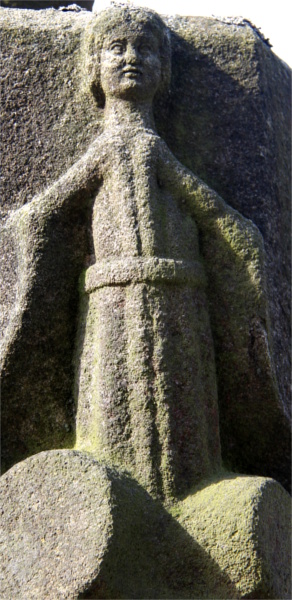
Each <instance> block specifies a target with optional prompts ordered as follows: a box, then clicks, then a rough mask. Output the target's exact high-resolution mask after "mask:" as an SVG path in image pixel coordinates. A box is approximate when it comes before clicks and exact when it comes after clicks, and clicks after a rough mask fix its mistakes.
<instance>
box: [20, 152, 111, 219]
mask: <svg viewBox="0 0 292 600" xmlns="http://www.w3.org/2000/svg"><path fill="white" fill-rule="evenodd" d="M102 162H103V156H102V148H101V144H100V141H99V140H95V141H94V142H93V144H91V146H90V147H89V148H88V150H87V152H86V153H85V154H84V155H83V156H82V157H81V158H80V159H79V160H78V161H77V162H76V163H74V165H73V166H72V167H70V168H69V169H68V171H66V173H64V175H62V176H61V177H60V178H59V179H58V180H57V181H56V182H54V183H52V184H50V185H49V186H48V188H46V189H45V190H44V191H43V192H41V193H40V194H38V195H37V196H35V197H34V198H33V199H32V200H31V202H29V203H28V204H26V205H24V206H23V207H21V209H19V210H18V211H16V213H20V211H22V212H26V211H28V212H30V213H39V214H40V215H41V214H42V215H45V214H47V215H48V214H52V213H53V212H56V211H57V210H58V209H59V208H61V207H62V206H65V205H67V204H74V205H75V206H77V205H78V203H79V202H82V201H83V202H86V200H87V199H88V198H89V197H90V196H92V194H93V193H94V192H95V191H97V189H98V186H99V183H100V181H101V178H102ZM15 216H16V215H15Z"/></svg>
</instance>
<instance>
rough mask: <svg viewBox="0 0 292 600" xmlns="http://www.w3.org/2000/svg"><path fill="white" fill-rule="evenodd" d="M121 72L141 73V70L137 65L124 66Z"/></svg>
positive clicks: (135, 74)
mask: <svg viewBox="0 0 292 600" xmlns="http://www.w3.org/2000/svg"><path fill="white" fill-rule="evenodd" d="M123 73H124V75H134V76H137V75H142V71H141V69H139V68H137V67H125V68H124V69H123Z"/></svg>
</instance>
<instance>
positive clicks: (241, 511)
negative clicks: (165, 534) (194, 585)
mask: <svg viewBox="0 0 292 600" xmlns="http://www.w3.org/2000/svg"><path fill="white" fill-rule="evenodd" d="M279 507H281V508H280V510H279ZM282 509H283V510H282ZM171 513H172V515H173V516H174V517H175V518H176V519H177V520H178V522H179V523H180V524H181V525H182V526H183V527H184V529H185V530H186V531H187V532H188V533H189V534H190V535H191V536H193V537H194V538H195V539H196V541H197V542H198V543H199V544H200V545H201V547H202V548H204V550H206V552H208V554H209V556H210V557H211V558H212V559H213V560H214V561H215V562H216V564H217V565H218V566H219V568H220V569H221V570H222V572H223V573H225V574H226V575H227V576H228V577H229V578H230V580H231V581H232V582H234V584H235V585H236V592H237V594H238V596H237V595H235V596H233V597H239V598H290V597H291V571H290V564H291V540H290V526H291V516H290V515H291V501H290V497H289V495H288V494H287V493H286V492H285V491H284V490H283V488H282V487H281V486H280V485H279V484H278V483H276V482H275V481H273V480H272V479H264V478H261V477H243V476H236V475H231V476H230V475H229V476H228V475H227V476H226V478H223V479H221V480H218V481H214V482H212V481H211V482H209V485H208V484H207V485H206V483H204V484H203V485H202V489H201V490H200V489H198V490H197V491H196V493H194V494H192V495H189V496H188V497H187V498H186V499H185V500H183V501H182V502H179V503H178V504H177V505H176V506H175V507H173V508H172V510H171ZM219 597H220V598H221V597H225V596H220V595H218V596H217V595H216V598H219Z"/></svg>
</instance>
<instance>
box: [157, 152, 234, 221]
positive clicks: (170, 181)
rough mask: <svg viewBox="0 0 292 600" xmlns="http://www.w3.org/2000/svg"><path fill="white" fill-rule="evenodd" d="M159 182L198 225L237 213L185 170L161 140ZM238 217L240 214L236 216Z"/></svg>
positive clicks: (190, 172)
mask: <svg viewBox="0 0 292 600" xmlns="http://www.w3.org/2000/svg"><path fill="white" fill-rule="evenodd" d="M158 179H159V182H160V184H161V185H162V187H165V188H166V189H168V190H169V191H170V192H171V193H172V195H174V196H175V197H176V198H177V200H178V202H180V203H181V204H185V205H187V207H188V209H189V211H190V213H191V214H192V216H193V217H194V219H195V221H196V222H197V224H198V226H199V227H200V225H201V224H204V227H206V225H207V223H208V222H209V221H213V220H214V219H218V218H220V217H224V216H226V214H227V213H231V212H236V211H234V210H233V209H232V208H231V207H229V206H228V205H227V204H226V202H225V201H224V200H223V199H222V198H221V197H220V196H219V195H218V194H217V193H216V192H215V191H214V190H212V189H211V188H209V187H208V185H206V184H205V183H204V182H203V181H202V180H201V179H200V178H199V177H197V176H196V175H194V173H192V171H190V170H189V169H187V168H186V167H184V166H183V165H182V164H181V163H180V162H179V161H178V160H177V158H175V156H174V155H173V154H172V152H171V151H170V150H169V148H168V147H167V145H166V144H165V143H164V142H163V141H161V144H160V147H159V159H158ZM237 214H238V215H239V213H237Z"/></svg>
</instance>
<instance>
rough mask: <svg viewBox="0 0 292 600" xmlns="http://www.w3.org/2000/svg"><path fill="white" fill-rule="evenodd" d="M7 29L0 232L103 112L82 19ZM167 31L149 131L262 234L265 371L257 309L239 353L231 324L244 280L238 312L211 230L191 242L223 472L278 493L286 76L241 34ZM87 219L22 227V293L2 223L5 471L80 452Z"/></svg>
mask: <svg viewBox="0 0 292 600" xmlns="http://www.w3.org/2000/svg"><path fill="white" fill-rule="evenodd" d="M1 18H2V23H3V27H2V32H1V36H2V42H1V44H2V48H3V50H4V57H5V60H4V63H3V64H4V70H3V72H4V83H5V85H6V90H7V92H6V94H7V95H6V98H7V101H6V104H5V106H4V108H3V111H4V112H3V123H4V126H3V132H2V143H3V144H4V148H5V152H3V191H4V194H3V199H4V203H3V206H2V210H3V216H4V219H5V217H6V216H7V214H9V213H10V211H12V210H14V209H16V208H19V207H21V206H22V205H23V204H25V203H27V202H29V201H30V200H31V199H32V197H33V196H34V195H35V194H37V193H38V192H40V191H41V190H43V189H44V188H46V187H47V186H48V185H49V184H50V183H52V182H53V181H55V180H56V179H57V178H58V177H60V176H61V175H62V174H63V173H65V172H66V170H67V169H68V167H69V166H70V165H72V164H73V163H74V161H76V159H77V158H78V157H80V156H81V155H82V154H83V153H84V151H85V150H86V149H87V148H88V146H89V144H90V142H92V140H93V139H94V138H95V137H96V135H97V133H98V131H99V127H100V123H101V118H102V110H101V109H99V108H97V107H96V104H95V102H94V99H93V97H92V95H91V94H89V93H88V89H87V88H86V86H85V85H84V84H82V83H81V82H84V80H85V79H86V78H84V61H83V58H82V53H81V51H80V48H81V35H82V32H83V30H84V27H85V26H86V25H87V24H88V23H89V22H90V20H91V19H92V16H91V15H90V14H89V13H79V14H68V13H58V12H57V11H53V10H49V11H45V13H43V12H30V11H25V13H20V12H19V11H15V10H8V9H3V10H1ZM168 24H169V25H170V27H171V29H172V46H173V77H172V84H171V95H170V97H169V98H168V99H165V98H164V99H163V100H160V102H158V103H157V105H156V109H155V113H156V122H157V127H158V130H159V132H160V133H162V135H163V137H164V138H165V139H166V140H167V142H168V144H169V146H170V148H171V149H172V150H173V151H174V153H175V155H176V156H177V157H178V158H179V159H180V160H181V161H182V162H183V163H184V164H185V165H186V166H188V167H190V168H191V169H192V170H193V171H194V172H195V173H196V174H198V175H199V176H201V177H202V178H203V179H204V180H205V181H206V182H207V183H208V184H209V185H211V186H212V187H213V188H214V189H215V190H216V191H218V192H219V193H221V194H222V196H223V197H224V199H225V200H226V201H227V202H228V203H230V205H232V206H234V207H235V208H236V209H238V210H240V212H241V213H242V214H243V215H245V216H247V217H249V218H251V219H252V220H253V221H254V222H255V223H256V224H257V225H258V227H259V229H260V231H261V233H262V235H263V237H264V242H265V249H266V262H267V267H268V269H267V272H268V298H269V309H270V319H271V324H272V327H271V332H272V334H271V335H272V340H271V339H270V342H269V346H270V349H269V351H268V352H272V362H271V359H270V356H269V355H268V354H267V352H266V350H265V348H268V346H267V343H266V331H268V330H269V326H268V324H267V322H266V321H267V316H266V309H265V310H264V313H262V316H260V313H257V316H256V318H255V319H254V321H248V320H246V317H245V316H244V314H243V321H245V332H247V331H248V334H247V333H245V334H244V335H243V336H242V338H241V340H242V342H241V343H238V334H239V328H238V320H237V318H238V315H239V313H240V314H241V310H242V305H243V300H244V302H245V297H244V295H242V294H244V290H245V289H246V283H245V281H244V278H243V280H242V281H241V286H242V287H240V288H238V289H239V290H240V292H239V291H238V296H237V300H236V293H235V295H234V289H235V290H236V287H237V285H238V282H237V283H236V284H235V283H234V281H233V279H232V278H228V277H227V274H228V275H229V271H230V264H231V263H230V262H229V261H227V263H226V264H224V268H223V266H222V265H221V268H220V269H219V270H218V269H216V268H215V266H214V265H213V267H212V258H213V256H214V255H216V256H217V259H218V262H219V261H220V260H221V259H222V255H221V254H220V253H221V252H223V254H224V251H223V250H222V246H221V250H220V248H219V249H218V247H217V243H216V242H217V241H218V238H216V236H215V241H214V242H213V241H212V235H211V238H210V229H209V234H207V233H206V231H207V230H208V228H207V230H206V229H205V230H204V227H203V228H202V230H201V231H200V242H201V251H202V252H203V254H204V256H205V259H206V264H205V267H206V271H207V275H208V276H209V279H208V280H209V283H211V285H210V288H209V290H208V299H209V302H210V314H211V325H212V333H213V337H214V341H215V353H216V369H217V382H218V388H219V404H220V417H221V423H220V433H221V443H222V452H223V459H224V460H225V461H226V462H227V463H228V464H229V465H230V466H232V467H233V468H236V467H237V468H240V469H241V470H245V471H248V472H252V473H263V474H269V475H273V476H275V477H277V478H279V479H280V480H281V481H282V482H283V483H284V484H285V485H287V480H288V479H289V477H290V471H289V469H288V470H287V461H288V459H289V456H290V453H289V449H287V447H288V444H289V442H288V439H289V436H288V433H287V426H286V424H285V421H284V417H283V415H282V414H281V408H280V406H281V405H280V404H279V400H278V399H277V398H278V396H277V394H278V392H277V389H276V386H275V382H276V380H275V378H274V375H273V363H274V364H275V367H276V371H277V377H278V384H279V389H280V392H281V398H282V402H285V397H286V389H287V376H288V375H287V373H289V370H288V369H287V362H286V361H287V357H288V356H289V352H288V351H287V348H288V347H289V346H288V345H287V346H286V344H287V340H288V334H287V331H288V330H287V323H288V322H289V319H287V314H288V313H287V311H288V308H287V307H288V302H287V298H288V291H287V290H288V288H287V274H286V269H287V260H286V257H287V254H286V252H287V247H288V239H289V236H288V233H287V231H288V230H287V228H288V222H289V220H288V218H287V211H288V210H289V201H288V200H287V198H288V193H287V192H288V188H289V183H288V181H289V178H287V174H288V171H289V159H288V157H289V151H288V150H287V134H286V131H287V130H288V128H287V121H288V111H289V109H288V104H289V102H287V99H288V98H289V93H288V92H287V87H288V82H289V71H288V69H287V67H286V66H285V65H284V64H283V63H281V61H279V59H277V58H276V57H274V55H273V54H272V52H271V51H270V50H269V49H268V48H267V47H266V46H265V44H263V42H262V40H260V39H259V38H258V37H257V35H256V33H255V32H254V31H253V30H252V29H251V28H249V27H248V26H244V27H241V26H235V25H227V24H222V23H220V22H218V21H216V20H212V19H201V18H198V19H195V18H182V17H178V18H175V19H173V18H171V19H168ZM39 48H40V49H41V51H39ZM8 148H9V149H10V150H9V152H7V149H8ZM81 179H82V177H81ZM286 182H287V183H286ZM84 185H85V184H84ZM85 187H86V185H85ZM87 188H88V189H87V194H90V193H92V191H93V190H92V188H90V185H89V186H87ZM88 220H89V208H88V207H87V206H84V205H82V206H80V203H78V201H77V202H75V203H74V202H73V203H72V204H71V206H70V205H69V206H68V205H67V206H65V207H64V208H63V209H62V211H61V213H60V214H59V215H58V216H57V215H54V214H52V215H51V217H50V218H49V219H48V220H47V222H46V224H45V227H44V228H43V229H42V234H41V236H39V237H37V236H36V238H35V239H34V236H33V234H32V232H33V227H35V226H36V225H35V224H34V225H33V224H31V225H29V226H28V235H29V237H30V239H31V240H32V243H34V244H35V248H34V259H36V258H37V260H36V262H35V265H37V267H36V268H35V265H32V263H30V260H31V257H30V258H29V259H25V257H24V262H25V261H26V276H25V281H23V280H22V279H21V277H22V276H21V264H20V263H19V262H18V261H19V259H18V258H17V256H19V247H18V244H19V239H22V238H23V235H21V236H20V238H19V236H17V234H16V231H15V226H13V217H11V221H10V222H11V223H12V225H11V227H12V228H11V227H10V225H9V222H8V225H7V226H6V229H5V230H4V232H3V235H2V234H1V235H2V237H1V244H3V245H4V251H3V255H4V260H3V274H4V275H3V279H4V281H3V285H2V286H1V293H3V305H4V311H3V318H4V325H7V328H6V337H4V340H5V341H4V345H3V347H4V370H5V380H4V381H3V385H2V399H3V400H2V407H3V408H2V415H3V426H2V430H3V444H2V447H3V458H4V460H5V461H6V464H7V466H9V465H11V464H12V463H13V462H15V461H17V460H19V459H20V458H23V457H25V456H27V455H29V454H32V453H34V452H36V451H38V450H40V449H44V448H52V447H56V446H57V447H58V446H59V447H60V446H69V445H71V444H73V443H74V426H73V424H74V414H73V412H74V411H73V402H72V381H73V367H72V357H73V347H74V341H75V340H76V328H77V325H76V323H77V316H76V315H77V306H78V289H77V288H78V277H79V275H80V272H81V270H82V268H83V267H84V265H86V264H90V262H91V260H92V259H91V256H90V252H91V249H90V247H89V246H90V245H89V244H88V243H87V242H86V239H87V238H86V226H87V224H88ZM13 227H14V229H13ZM25 227H27V226H26V225H25ZM227 230H228V227H226V232H227ZM24 231H25V230H24ZM204 231H205V233H204ZM212 233H214V231H213V232H212ZM230 237H231V239H232V238H233V235H232V232H231V231H230ZM36 241H37V243H36ZM44 248H45V250H46V251H45V252H44V251H43V249H44ZM208 256H209V258H208ZM225 256H226V255H225ZM231 262H232V261H231ZM239 263H240V259H239ZM239 263H238V264H239ZM232 264H233V265H234V261H233V263H232ZM22 266H23V265H22ZM213 280H214V281H215V285H213ZM28 282H29V284H28ZM2 289H3V292H2ZM262 289H263V288H262ZM218 294H219V295H218ZM226 294H227V295H226ZM240 295H241V301H239V298H240ZM249 295H250V288H249V292H248V296H249ZM247 304H248V303H247ZM251 308H252V306H251ZM234 313H236V316H235V317H233V315H234ZM228 323H230V326H229V329H228ZM3 329H5V327H4V328H3ZM226 332H227V333H226ZM271 342H272V345H271ZM272 348H273V350H272ZM238 349H239V350H238ZM238 352H239V354H238ZM238 356H240V358H238ZM265 356H266V359H265V358H264V357H265ZM267 369H268V371H269V373H270V374H269V377H268V378H267V376H266V374H267ZM235 374H236V376H235ZM255 398H256V402H255ZM275 449H276V450H277V451H276V452H275ZM287 472H288V476H287Z"/></svg>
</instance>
